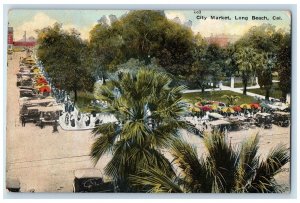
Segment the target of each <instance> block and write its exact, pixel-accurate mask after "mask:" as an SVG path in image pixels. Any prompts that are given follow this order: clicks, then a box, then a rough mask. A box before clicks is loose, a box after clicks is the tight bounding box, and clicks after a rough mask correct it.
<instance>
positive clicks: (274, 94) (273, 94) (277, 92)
mask: <svg viewBox="0 0 300 203" xmlns="http://www.w3.org/2000/svg"><path fill="white" fill-rule="evenodd" d="M247 91H248V92H252V93H255V94H260V95H263V96H264V95H265V94H266V91H265V90H264V89H260V88H257V89H250V90H247ZM270 97H273V98H276V99H279V98H280V97H282V93H281V91H280V90H279V89H277V88H275V89H273V90H271V92H270Z"/></svg>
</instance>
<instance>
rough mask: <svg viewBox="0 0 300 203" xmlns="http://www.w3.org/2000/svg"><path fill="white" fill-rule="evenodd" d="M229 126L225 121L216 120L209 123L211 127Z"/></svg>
mask: <svg viewBox="0 0 300 203" xmlns="http://www.w3.org/2000/svg"><path fill="white" fill-rule="evenodd" d="M229 124H230V122H228V121H225V120H216V121H212V122H210V125H212V126H218V125H229Z"/></svg>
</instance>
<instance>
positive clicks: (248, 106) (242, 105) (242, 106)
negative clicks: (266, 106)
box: [240, 104, 251, 109]
mask: <svg viewBox="0 0 300 203" xmlns="http://www.w3.org/2000/svg"><path fill="white" fill-rule="evenodd" d="M240 107H241V108H242V109H251V106H250V104H241V105H240Z"/></svg>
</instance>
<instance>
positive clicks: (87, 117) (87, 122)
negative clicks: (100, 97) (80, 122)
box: [84, 115, 90, 126]
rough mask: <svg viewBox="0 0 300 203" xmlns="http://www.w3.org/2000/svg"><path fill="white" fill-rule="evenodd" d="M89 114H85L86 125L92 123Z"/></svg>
mask: <svg viewBox="0 0 300 203" xmlns="http://www.w3.org/2000/svg"><path fill="white" fill-rule="evenodd" d="M89 120H90V119H89V116H88V115H85V116H84V122H85V126H89V125H90V123H89Z"/></svg>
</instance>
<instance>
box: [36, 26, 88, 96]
mask: <svg viewBox="0 0 300 203" xmlns="http://www.w3.org/2000/svg"><path fill="white" fill-rule="evenodd" d="M38 44H39V47H38V50H37V56H38V57H39V60H40V61H41V62H42V64H43V66H44V67H45V70H46V72H47V73H48V74H49V76H50V77H51V80H52V83H53V84H54V85H55V86H57V87H60V88H63V89H64V90H67V91H73V92H74V94H75V101H76V99H77V91H78V90H81V89H82V90H89V91H91V90H92V89H93V87H94V79H93V78H92V76H91V75H90V73H89V72H88V71H87V69H86V67H85V57H86V56H87V55H86V53H87V52H86V50H87V45H86V43H85V42H84V41H83V40H82V39H81V38H80V37H79V34H78V32H76V30H72V31H71V32H66V31H64V30H63V29H62V28H61V25H60V24H58V23H56V24H54V25H53V26H52V27H46V28H44V29H42V30H39V31H38Z"/></svg>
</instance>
